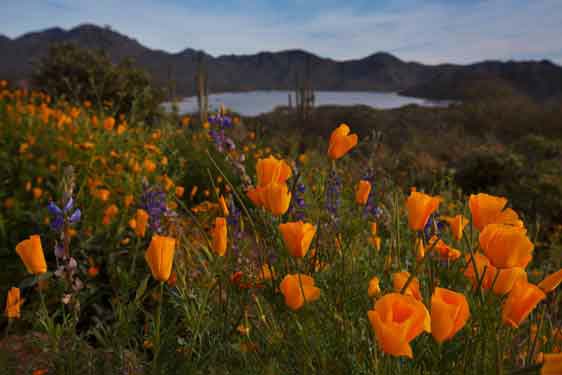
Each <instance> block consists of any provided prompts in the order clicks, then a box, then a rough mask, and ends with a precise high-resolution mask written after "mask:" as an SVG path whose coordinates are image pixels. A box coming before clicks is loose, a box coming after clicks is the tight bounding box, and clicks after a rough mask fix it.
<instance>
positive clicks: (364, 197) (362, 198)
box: [355, 180, 371, 206]
mask: <svg viewBox="0 0 562 375" xmlns="http://www.w3.org/2000/svg"><path fill="white" fill-rule="evenodd" d="M369 193H371V183H370V182H369V181H365V180H361V181H359V183H358V184H357V187H356V189H355V202H356V203H357V204H360V205H362V206H364V205H366V204H367V201H368V200H369Z"/></svg>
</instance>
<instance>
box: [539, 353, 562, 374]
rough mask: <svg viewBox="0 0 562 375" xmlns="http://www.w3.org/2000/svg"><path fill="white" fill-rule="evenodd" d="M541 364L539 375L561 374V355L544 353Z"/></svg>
mask: <svg viewBox="0 0 562 375" xmlns="http://www.w3.org/2000/svg"><path fill="white" fill-rule="evenodd" d="M542 363H543V365H542V368H541V374H540V375H560V374H562V353H549V354H546V353H545V354H543V356H542Z"/></svg>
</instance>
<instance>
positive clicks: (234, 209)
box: [0, 81, 562, 374]
mask: <svg viewBox="0 0 562 375" xmlns="http://www.w3.org/2000/svg"><path fill="white" fill-rule="evenodd" d="M1 85H2V87H1V88H0V90H1V91H0V134H1V135H2V136H1V137H0V175H1V176H2V179H1V180H0V202H1V204H2V211H0V257H1V258H2V264H3V265H4V267H3V270H2V271H1V273H0V275H1V277H0V298H2V301H6V309H5V311H4V315H3V316H2V317H1V318H0V328H1V329H2V331H3V334H2V338H1V340H0V348H1V350H0V368H2V371H3V372H4V373H8V374H20V373H22V374H27V373H33V374H46V373H47V374H51V373H57V374H76V373H88V374H98V373H107V374H111V373H115V374H117V373H119V374H123V373H127V374H150V373H153V374H226V373H229V374H248V373H250V374H325V373H333V374H398V373H399V374H437V373H443V374H445V373H452V374H491V373H497V374H527V373H528V374H538V373H541V374H556V373H559V372H557V371H559V370H560V366H562V365H561V364H560V363H561V361H562V359H561V358H560V354H559V353H560V349H561V346H562V333H561V331H560V327H561V324H560V323H561V321H562V315H561V309H560V306H561V294H560V288H557V286H558V284H559V283H560V280H561V279H562V274H561V272H560V271H559V269H560V268H561V266H562V264H561V256H560V254H561V253H560V252H561V242H562V241H561V240H562V238H561V236H562V227H561V225H560V224H561V217H560V212H562V210H561V209H560V208H561V207H562V203H561V195H560V192H561V189H562V184H561V181H560V178H561V177H560V176H561V175H562V174H561V171H560V168H561V163H560V159H561V155H562V153H561V152H562V146H561V141H560V138H559V137H560V134H561V133H560V123H559V121H558V122H557V120H559V119H560V118H561V117H560V111H561V109H560V106H559V105H558V106H556V105H552V106H550V107H543V106H542V105H538V104H533V103H532V102H530V101H527V100H526V99H524V98H516V97H512V98H508V99H506V100H505V101H502V100H494V101H481V102H478V101H475V102H469V103H465V104H461V105H455V106H452V107H450V108H433V109H427V108H419V107H407V108H403V109H399V110H392V111H377V110H372V109H367V108H364V107H354V108H321V109H317V110H314V111H312V113H311V114H310V117H309V118H307V120H306V122H298V123H297V122H296V121H295V119H294V118H291V116H290V115H289V116H288V115H286V114H284V112H283V111H282V110H280V111H277V112H274V113H272V114H268V115H264V116H260V117H258V118H249V119H245V118H240V117H239V116H236V115H235V114H229V113H227V112H221V113H217V114H213V115H211V116H210V117H209V120H208V122H205V123H203V124H201V123H200V122H199V121H196V120H194V119H192V118H190V117H187V116H184V117H179V116H176V115H173V114H169V115H161V116H160V117H159V118H158V120H157V121H156V120H155V121H153V120H150V121H149V120H148V119H146V118H145V117H144V116H141V115H137V114H136V113H135V112H134V111H135V106H134V105H133V106H132V107H131V108H132V109H131V111H132V112H128V111H122V110H120V109H117V108H116V107H114V103H107V102H106V103H98V102H92V100H90V99H87V101H84V100H74V99H72V97H71V96H70V95H65V96H64V97H54V96H50V95H47V94H45V93H42V92H39V91H33V92H29V91H23V90H14V89H11V88H10V87H9V84H8V83H7V82H5V81H2V82H1ZM519 100H521V101H519ZM343 122H345V123H347V124H349V128H348V127H346V126H339V124H340V123H343ZM539 124H540V126H539ZM335 129H336V130H335ZM348 131H351V133H352V134H348ZM354 134H356V135H354ZM413 187H415V188H413ZM478 193H489V194H494V195H496V196H490V195H487V194H478ZM500 196H501V197H500ZM502 197H503V198H502ZM549 275H550V276H549Z"/></svg>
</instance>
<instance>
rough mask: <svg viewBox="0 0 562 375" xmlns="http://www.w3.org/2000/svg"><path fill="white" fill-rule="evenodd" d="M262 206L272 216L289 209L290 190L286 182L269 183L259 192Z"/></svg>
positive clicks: (281, 213)
mask: <svg viewBox="0 0 562 375" xmlns="http://www.w3.org/2000/svg"><path fill="white" fill-rule="evenodd" d="M260 193H261V194H260V195H261V201H262V202H263V206H264V207H265V208H266V209H267V210H268V211H269V212H271V214H272V215H274V216H280V215H283V214H284V213H285V212H287V210H288V209H289V205H290V203H291V192H289V187H288V186H287V184H278V183H275V182H273V183H271V184H269V185H267V186H266V187H265V188H263V189H262V190H261V192H260Z"/></svg>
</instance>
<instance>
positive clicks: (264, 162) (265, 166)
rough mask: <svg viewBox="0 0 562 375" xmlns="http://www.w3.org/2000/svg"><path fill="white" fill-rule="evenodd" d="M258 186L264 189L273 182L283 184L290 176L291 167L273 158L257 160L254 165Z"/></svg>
mask: <svg viewBox="0 0 562 375" xmlns="http://www.w3.org/2000/svg"><path fill="white" fill-rule="evenodd" d="M256 175H257V180H258V186H261V187H265V186H267V185H269V184H271V183H273V182H275V183H278V184H284V183H285V182H286V181H287V179H288V178H289V177H291V175H292V171H291V167H289V165H288V164H287V163H285V161H284V160H278V159H276V158H275V157H274V156H270V157H268V158H267V159H259V160H258V162H257V164H256Z"/></svg>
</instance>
